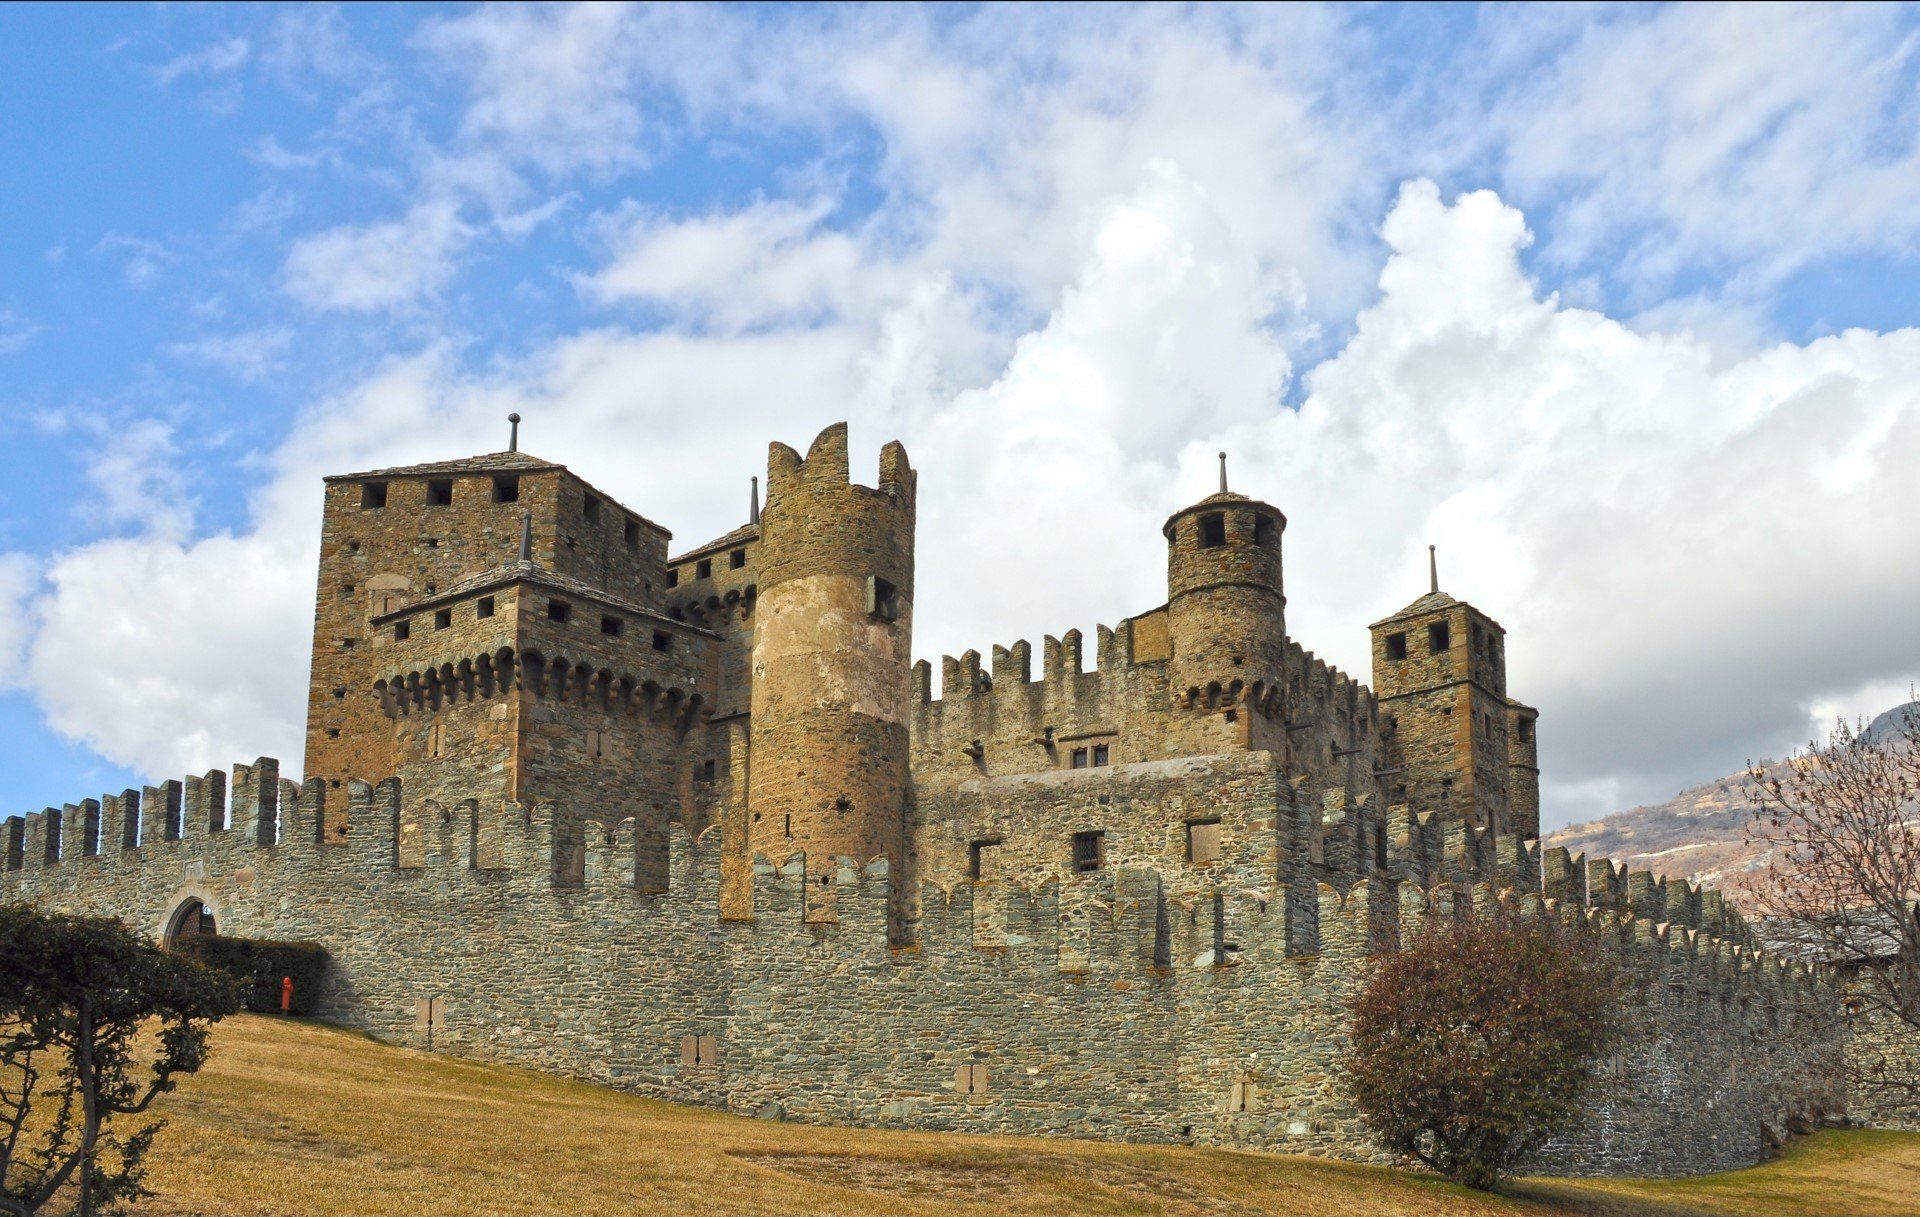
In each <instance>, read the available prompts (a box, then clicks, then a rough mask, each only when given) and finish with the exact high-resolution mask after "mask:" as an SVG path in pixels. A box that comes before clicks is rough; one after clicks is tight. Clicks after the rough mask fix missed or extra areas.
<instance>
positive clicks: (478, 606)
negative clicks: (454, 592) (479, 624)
mask: <svg viewBox="0 0 1920 1217" xmlns="http://www.w3.org/2000/svg"><path fill="white" fill-rule="evenodd" d="M473 616H474V619H475V620H476V621H478V620H484V619H485V618H488V617H491V616H493V597H492V596H482V597H480V599H479V600H478V601H476V602H475V603H474V606H473Z"/></svg>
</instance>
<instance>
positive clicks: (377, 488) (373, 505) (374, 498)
mask: <svg viewBox="0 0 1920 1217" xmlns="http://www.w3.org/2000/svg"><path fill="white" fill-rule="evenodd" d="M386 505H387V484H386V483H385V482H362V483H360V507H361V509H362V510H364V511H378V510H379V509H380V508H382V507H385V506H386Z"/></svg>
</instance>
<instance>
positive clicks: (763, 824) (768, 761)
mask: <svg viewBox="0 0 1920 1217" xmlns="http://www.w3.org/2000/svg"><path fill="white" fill-rule="evenodd" d="M914 499H915V475H914V472H913V469H912V467H911V466H910V465H909V464H908V462H907V453H906V449H904V448H903V447H901V446H900V445H899V444H898V443H897V442H896V443H890V444H888V445H887V446H886V447H885V448H884V449H882V450H881V453H880V477H879V484H878V485H877V486H875V487H868V486H860V485H855V484H852V483H851V481H850V480H849V473H848V458H847V427H846V424H845V423H837V424H835V425H834V426H831V427H828V428H827V429H826V430H825V431H822V432H821V433H820V436H819V438H817V439H815V440H814V441H813V446H812V447H811V448H810V449H808V451H807V455H806V457H805V459H804V460H803V459H802V458H801V456H800V454H799V453H797V452H795V451H794V450H793V449H792V448H789V447H787V446H786V445H785V444H780V443H775V444H773V445H772V446H771V447H770V449H769V452H768V456H767V504H766V508H765V510H764V511H763V512H762V514H761V517H760V530H761V531H760V554H759V600H758V605H757V607H756V609H755V617H756V621H755V625H754V636H753V690H752V728H751V751H750V761H749V773H748V782H747V808H748V817H749V824H748V832H747V841H748V844H749V847H750V848H751V849H752V850H753V851H754V852H756V853H760V854H764V855H766V856H768V857H772V858H779V857H784V856H785V855H786V854H788V853H791V852H792V851H794V850H804V851H805V852H806V855H807V869H808V875H807V879H808V884H809V891H810V892H813V891H817V890H818V889H819V888H821V887H825V886H827V885H829V884H831V882H832V880H833V870H834V866H833V859H834V858H835V857H837V856H844V857H851V858H855V859H859V860H861V861H863V862H864V861H866V860H867V859H870V858H873V857H875V856H877V855H885V856H886V857H887V859H888V860H889V863H890V865H891V866H892V868H893V874H894V876H895V885H896V891H898V890H900V876H901V874H902V869H901V868H902V867H903V866H904V863H905V852H906V796H907V783H908V751H907V722H908V706H909V698H910V691H911V684H912V658H911V648H912V640H913V530H914ZM825 903H826V902H825V901H824V900H816V899H809V901H808V907H809V909H810V910H811V909H813V908H816V907H819V906H820V905H823V904H825Z"/></svg>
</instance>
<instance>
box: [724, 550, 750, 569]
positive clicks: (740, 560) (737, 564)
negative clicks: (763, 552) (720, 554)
mask: <svg viewBox="0 0 1920 1217" xmlns="http://www.w3.org/2000/svg"><path fill="white" fill-rule="evenodd" d="M746 564H747V551H746V550H744V549H736V550H734V551H733V552H732V553H729V554H728V555H727V569H728V570H739V569H740V568H741V567H743V566H745V565H746Z"/></svg>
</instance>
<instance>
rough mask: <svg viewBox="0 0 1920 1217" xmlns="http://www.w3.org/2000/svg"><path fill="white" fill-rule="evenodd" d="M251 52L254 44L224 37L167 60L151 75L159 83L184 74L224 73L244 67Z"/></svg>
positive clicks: (250, 56)
mask: <svg viewBox="0 0 1920 1217" xmlns="http://www.w3.org/2000/svg"><path fill="white" fill-rule="evenodd" d="M252 55H253V47H252V45H251V44H250V43H249V42H248V41H247V40H246V39H245V38H239V37H234V38H223V39H221V40H220V41H218V42H212V43H208V44H207V45H206V46H204V47H201V48H200V49H199V50H197V51H190V52H188V53H187V54H185V55H177V56H175V57H174V58H172V59H169V60H168V61H167V62H165V63H163V64H161V65H160V66H159V67H157V68H155V69H154V70H153V74H154V77H155V78H156V79H158V80H159V82H160V83H161V84H162V85H170V84H172V83H174V82H175V81H176V80H179V79H181V78H182V77H186V76H208V77H220V76H227V75H230V74H231V73H234V72H237V71H239V70H240V69H241V68H243V67H245V66H246V65H247V60H248V59H250V58H252Z"/></svg>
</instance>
